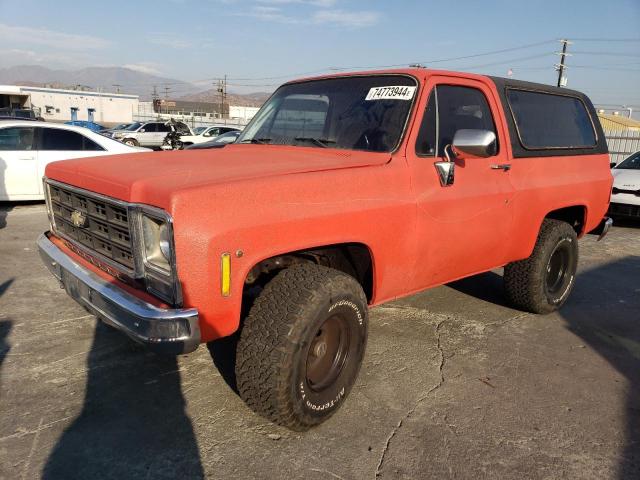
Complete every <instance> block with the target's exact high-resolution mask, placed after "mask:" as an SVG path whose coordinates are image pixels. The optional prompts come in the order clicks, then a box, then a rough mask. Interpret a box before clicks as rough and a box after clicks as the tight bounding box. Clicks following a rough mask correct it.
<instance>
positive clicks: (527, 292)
mask: <svg viewBox="0 0 640 480" xmlns="http://www.w3.org/2000/svg"><path fill="white" fill-rule="evenodd" d="M577 267H578V239H577V235H576V232H575V230H574V229H573V227H571V225H569V224H568V223H566V222H562V221H560V220H552V219H545V220H544V222H543V223H542V227H541V228H540V233H539V234H538V239H537V241H536V245H535V247H534V249H533V253H532V254H531V256H530V257H529V258H526V259H524V260H520V261H518V262H513V263H510V264H508V265H507V266H506V267H505V268H504V285H505V292H506V295H507V298H508V299H509V300H510V301H511V303H513V304H514V305H515V306H516V307H518V308H520V309H522V310H527V311H529V312H533V313H550V312H553V311H554V310H557V309H558V308H560V307H561V306H562V305H563V304H564V302H566V300H567V298H568V297H569V294H570V293H571V290H572V288H573V284H574V283H575V275H576V270H577Z"/></svg>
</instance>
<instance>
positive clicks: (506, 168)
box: [491, 163, 511, 172]
mask: <svg viewBox="0 0 640 480" xmlns="http://www.w3.org/2000/svg"><path fill="white" fill-rule="evenodd" d="M491 170H504V171H505V172H508V171H509V170H511V164H510V163H496V164H493V165H491Z"/></svg>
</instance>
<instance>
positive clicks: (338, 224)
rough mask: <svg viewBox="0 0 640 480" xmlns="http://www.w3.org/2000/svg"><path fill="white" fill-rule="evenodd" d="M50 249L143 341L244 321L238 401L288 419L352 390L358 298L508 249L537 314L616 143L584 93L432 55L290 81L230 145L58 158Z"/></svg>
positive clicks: (432, 280) (77, 287)
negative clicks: (415, 62)
mask: <svg viewBox="0 0 640 480" xmlns="http://www.w3.org/2000/svg"><path fill="white" fill-rule="evenodd" d="M44 182H45V183H44V187H45V193H46V198H47V207H48V212H49V219H50V223H51V229H50V231H48V232H45V233H44V234H43V235H42V236H41V237H40V238H39V239H38V245H39V250H40V253H41V256H42V258H43V261H44V263H45V264H46V265H47V267H48V268H49V269H50V270H51V272H52V273H53V274H54V275H55V277H57V279H58V280H59V281H60V282H61V284H62V286H64V288H65V289H66V291H67V293H68V294H69V295H70V296H71V297H72V298H73V299H75V300H76V301H77V302H79V303H80V304H82V305H83V306H84V307H85V308H87V309H88V310H89V311H90V312H92V313H93V314H95V315H96V316H97V317H98V318H100V319H102V320H103V321H105V322H106V323H108V324H110V325H112V326H115V327H116V328H118V329H120V330H122V331H123V332H124V333H126V334H127V335H129V336H130V337H132V338H133V339H134V340H137V341H139V342H142V343H145V344H147V345H149V346H150V347H151V348H153V349H155V350H158V351H164V352H171V353H182V352H190V351H193V350H194V349H195V348H196V347H197V346H198V345H199V344H200V343H203V342H210V341H212V340H215V339H217V338H221V337H225V336H230V335H232V334H234V333H236V332H237V347H236V360H235V373H236V380H237V387H238V391H239V393H240V395H241V397H242V398H243V399H244V400H245V401H246V403H247V404H248V405H249V406H250V407H251V408H253V409H254V410H255V411H256V412H258V413H259V414H261V415H263V416H265V417H267V418H269V419H271V420H272V421H274V422H276V423H279V424H282V425H285V426H288V427H289V428H292V429H296V430H304V429H307V428H309V427H311V426H313V425H316V424H318V423H320V422H322V421H324V420H325V419H327V418H328V417H329V416H330V415H332V414H333V413H334V412H335V411H336V410H337V409H338V408H339V407H340V406H341V405H342V404H343V403H344V401H345V398H346V397H347V395H348V393H349V391H350V389H351V387H352V386H353V384H354V382H355V380H356V377H357V374H358V371H359V369H360V365H361V363H362V359H363V356H364V351H365V345H366V340H367V329H368V313H367V312H368V308H369V307H371V306H375V305H379V304H381V303H383V302H387V301H389V300H393V299H396V298H399V297H402V296H406V295H410V294H412V293H414V292H418V291H420V290H424V289H426V288H429V287H433V286H436V285H441V284H443V283H446V282H450V281H452V280H456V279H459V278H462V277H466V276H469V275H474V274H477V273H479V272H484V271H487V270H490V269H493V268H496V267H502V266H504V285H505V293H506V296H507V297H508V299H509V300H510V301H511V302H512V304H513V305H514V306H516V307H517V308H521V309H523V310H527V311H530V312H536V313H548V312H551V311H553V310H555V309H557V308H559V307H560V306H561V305H562V304H563V303H564V302H565V301H566V300H567V298H568V296H569V293H570V291H571V289H572V287H573V284H574V281H575V274H576V265H577V261H578V243H577V239H578V238H579V237H581V236H582V235H583V234H585V233H597V234H599V235H600V236H603V235H604V234H606V232H607V230H608V229H609V227H610V225H611V220H610V219H607V218H605V217H604V215H605V213H606V211H607V208H608V204H609V196H610V193H611V187H612V177H611V173H610V170H609V157H608V151H607V146H606V143H605V139H604V135H603V133H602V128H601V127H600V124H599V122H598V120H597V116H596V113H595V111H594V108H593V105H592V104H591V102H590V101H589V99H588V98H587V97H586V96H585V95H583V94H582V93H579V92H576V91H572V90H567V89H564V88H555V87H550V86H547V85H540V84H534V83H528V82H521V81H515V80H510V79H503V78H493V77H487V76H481V75H474V74H467V73H456V72H447V71H436V70H429V69H423V68H414V69H403V70H392V71H377V72H362V73H350V74H340V75H333V76H324V77H317V78H310V79H303V80H297V81H292V82H289V83H286V84H285V85H283V86H281V87H280V88H279V89H278V90H277V91H276V92H275V93H274V94H273V96H272V97H271V98H270V99H269V100H268V101H267V102H266V103H265V104H264V106H263V107H262V108H261V109H260V111H259V112H258V114H257V115H256V116H255V118H254V119H253V120H252V121H251V122H250V123H249V125H248V126H247V127H246V128H245V130H244V131H243V133H242V134H241V135H240V137H239V138H238V140H237V142H235V143H234V144H231V145H227V146H225V147H224V148H220V149H212V150H192V151H191V150H190V151H172V152H149V153H142V154H140V153H138V154H135V155H118V156H113V157H100V158H90V159H79V160H68V161H63V162H56V163H52V164H50V165H49V166H48V167H47V169H46V176H45V179H44Z"/></svg>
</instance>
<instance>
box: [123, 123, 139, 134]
mask: <svg viewBox="0 0 640 480" xmlns="http://www.w3.org/2000/svg"><path fill="white" fill-rule="evenodd" d="M140 126H142V124H141V123H140V122H135V123H132V124H131V125H129V126H128V127H125V130H127V131H129V132H133V131H134V130H137V129H138V128H140Z"/></svg>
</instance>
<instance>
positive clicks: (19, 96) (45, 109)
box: [0, 85, 138, 126]
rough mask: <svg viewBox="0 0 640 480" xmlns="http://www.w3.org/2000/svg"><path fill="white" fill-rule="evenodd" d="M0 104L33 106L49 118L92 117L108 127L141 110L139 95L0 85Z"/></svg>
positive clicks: (124, 121) (68, 119)
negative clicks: (139, 108)
mask: <svg viewBox="0 0 640 480" xmlns="http://www.w3.org/2000/svg"><path fill="white" fill-rule="evenodd" d="M0 107H9V108H33V109H34V110H35V111H36V112H37V114H38V115H39V116H41V117H42V118H43V119H45V120H48V121H54V122H67V121H70V120H89V121H93V122H97V123H100V124H103V125H107V126H109V125H115V124H119V123H127V122H132V121H133V116H134V115H135V114H137V112H138V96H137V95H125V94H120V93H107V92H93V91H84V90H64V89H58V88H44V87H27V86H15V85H0Z"/></svg>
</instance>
